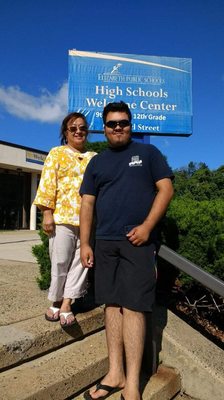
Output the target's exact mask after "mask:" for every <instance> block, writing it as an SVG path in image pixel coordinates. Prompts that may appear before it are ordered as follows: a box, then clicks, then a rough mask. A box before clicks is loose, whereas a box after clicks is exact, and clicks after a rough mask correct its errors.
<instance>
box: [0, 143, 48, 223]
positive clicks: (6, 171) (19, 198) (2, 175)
mask: <svg viewBox="0 0 224 400" xmlns="http://www.w3.org/2000/svg"><path fill="white" fill-rule="evenodd" d="M47 154H48V153H47V152H45V151H41V150H37V149H33V148H30V147H25V146H20V145H17V144H13V143H8V142H4V141H2V140H0V229H4V230H6V229H31V230H35V229H36V228H37V220H38V212H37V207H36V206H34V205H32V203H33V200H34V197H35V194H36V190H37V185H38V182H39V179H40V175H41V171H42V168H43V164H44V160H45V158H46V156H47Z"/></svg>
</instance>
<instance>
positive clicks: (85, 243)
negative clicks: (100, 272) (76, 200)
mask: <svg viewBox="0 0 224 400" xmlns="http://www.w3.org/2000/svg"><path fill="white" fill-rule="evenodd" d="M95 200H96V198H95V196H92V195H89V194H84V195H83V196H82V203H81V210H80V246H81V250H80V251H81V262H82V265H83V267H87V268H90V267H92V266H93V261H94V257H93V251H92V248H91V246H90V235H91V229H92V223H93V213H94V206H95Z"/></svg>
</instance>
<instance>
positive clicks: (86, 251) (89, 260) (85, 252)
mask: <svg viewBox="0 0 224 400" xmlns="http://www.w3.org/2000/svg"><path fill="white" fill-rule="evenodd" d="M80 257H81V262H82V266H83V267H84V268H92V267H93V262H94V257H93V251H92V249H91V247H90V246H89V245H88V244H86V245H85V244H84V245H81V249H80Z"/></svg>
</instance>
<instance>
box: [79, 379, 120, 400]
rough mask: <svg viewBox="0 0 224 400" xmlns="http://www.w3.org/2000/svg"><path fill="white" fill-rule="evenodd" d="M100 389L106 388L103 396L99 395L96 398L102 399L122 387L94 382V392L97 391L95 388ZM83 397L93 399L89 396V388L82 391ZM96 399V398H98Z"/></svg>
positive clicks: (87, 399) (88, 399)
mask: <svg viewBox="0 0 224 400" xmlns="http://www.w3.org/2000/svg"><path fill="white" fill-rule="evenodd" d="M100 389H102V390H106V391H107V394H105V395H104V396H101V397H98V399H99V400H104V399H106V398H107V397H109V396H111V395H112V394H113V393H116V392H118V391H119V390H122V388H120V387H118V386H117V387H113V386H108V385H103V384H102V383H100V382H99V383H97V384H96V390H95V391H96V392H97V390H100ZM84 399H86V400H95V399H93V397H92V396H91V394H90V392H89V390H87V391H86V392H85V393H84ZM98 399H97V400H98Z"/></svg>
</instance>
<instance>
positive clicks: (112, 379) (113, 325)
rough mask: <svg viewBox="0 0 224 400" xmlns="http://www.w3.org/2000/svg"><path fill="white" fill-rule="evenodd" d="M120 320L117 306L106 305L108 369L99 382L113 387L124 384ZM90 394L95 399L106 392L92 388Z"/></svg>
mask: <svg viewBox="0 0 224 400" xmlns="http://www.w3.org/2000/svg"><path fill="white" fill-rule="evenodd" d="M122 320H123V315H122V314H121V312H120V307H119V306H116V305H108V306H106V310H105V326H106V338H107V347H108V357H109V371H108V373H107V375H106V376H105V377H104V378H103V379H102V381H101V383H102V384H104V385H109V386H112V387H114V388H115V387H120V388H123V387H124V385H125V374H124V360H123V353H124V348H123V346H124V345H123V333H122ZM90 394H91V396H92V398H93V399H97V398H100V397H102V396H104V395H105V394H107V392H106V391H105V390H102V389H100V390H95V389H93V390H92V391H91V392H90Z"/></svg>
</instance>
